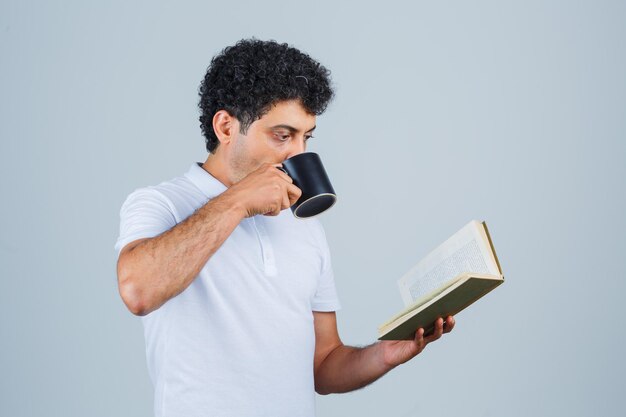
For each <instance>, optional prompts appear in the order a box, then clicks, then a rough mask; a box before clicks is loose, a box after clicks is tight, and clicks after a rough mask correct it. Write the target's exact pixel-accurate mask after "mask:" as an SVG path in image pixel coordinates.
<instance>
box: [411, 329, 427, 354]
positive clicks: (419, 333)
mask: <svg viewBox="0 0 626 417" xmlns="http://www.w3.org/2000/svg"><path fill="white" fill-rule="evenodd" d="M413 341H414V342H415V348H416V349H417V353H420V352H421V351H422V350H423V349H424V346H426V344H425V343H424V329H423V328H421V327H420V328H419V329H417V330H416V331H415V337H414V338H413Z"/></svg>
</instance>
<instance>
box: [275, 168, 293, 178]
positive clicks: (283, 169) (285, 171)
mask: <svg viewBox="0 0 626 417" xmlns="http://www.w3.org/2000/svg"><path fill="white" fill-rule="evenodd" d="M276 168H277V169H280V170H281V171H283V172H284V173H285V174H287V175H288V176H289V177H291V175H289V173H288V172H287V170H286V169H285V168H283V167H276Z"/></svg>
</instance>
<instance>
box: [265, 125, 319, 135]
mask: <svg viewBox="0 0 626 417" xmlns="http://www.w3.org/2000/svg"><path fill="white" fill-rule="evenodd" d="M316 127H317V125H315V126H313V127H312V128H311V129H309V130H307V131H306V133H309V132H312V131H314V130H315V128H316ZM270 129H287V130H288V131H289V132H291V133H296V132H299V131H300V130H299V129H297V128H295V127H293V126H289V125H276V126H272V127H270Z"/></svg>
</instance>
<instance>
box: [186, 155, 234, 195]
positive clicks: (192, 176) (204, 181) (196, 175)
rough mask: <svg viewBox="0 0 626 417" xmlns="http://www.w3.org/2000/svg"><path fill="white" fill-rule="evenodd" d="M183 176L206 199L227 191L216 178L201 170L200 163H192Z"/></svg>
mask: <svg viewBox="0 0 626 417" xmlns="http://www.w3.org/2000/svg"><path fill="white" fill-rule="evenodd" d="M185 176H186V177H187V178H189V180H190V181H191V182H192V183H193V184H194V185H195V186H196V187H198V188H199V189H200V190H201V191H202V192H203V193H204V195H206V196H207V197H208V198H213V197H216V196H218V195H219V194H222V193H223V192H224V191H226V190H227V189H228V187H226V186H225V185H224V184H222V183H221V182H220V181H219V180H218V179H217V178H215V177H214V176H213V175H211V174H209V173H208V172H207V171H205V170H204V169H203V168H202V162H194V163H193V164H191V167H190V168H189V170H188V171H187V172H186V173H185Z"/></svg>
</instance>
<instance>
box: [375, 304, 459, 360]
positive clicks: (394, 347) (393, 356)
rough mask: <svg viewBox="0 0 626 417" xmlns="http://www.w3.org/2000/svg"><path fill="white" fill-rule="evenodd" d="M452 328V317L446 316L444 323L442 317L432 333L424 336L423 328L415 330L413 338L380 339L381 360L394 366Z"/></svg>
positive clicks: (416, 353) (411, 356) (415, 354)
mask: <svg viewBox="0 0 626 417" xmlns="http://www.w3.org/2000/svg"><path fill="white" fill-rule="evenodd" d="M453 328H454V317H452V316H448V317H447V318H446V321H445V323H444V321H443V319H442V318H438V319H437V321H436V322H435V329H434V330H433V333H432V334H430V335H428V336H426V337H424V329H423V328H421V327H420V328H419V329H417V331H416V332H415V338H414V339H413V340H382V341H381V342H380V344H381V348H382V352H383V360H384V362H385V364H386V365H388V366H391V367H396V366H398V365H400V364H402V363H404V362H406V361H408V360H409V359H411V358H413V357H415V356H417V355H418V354H419V353H420V352H421V351H422V350H424V348H425V347H426V345H427V344H429V343H430V342H434V341H435V340H437V339H439V338H440V337H441V335H442V334H444V333H449V332H450V331H452V329H453Z"/></svg>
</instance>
